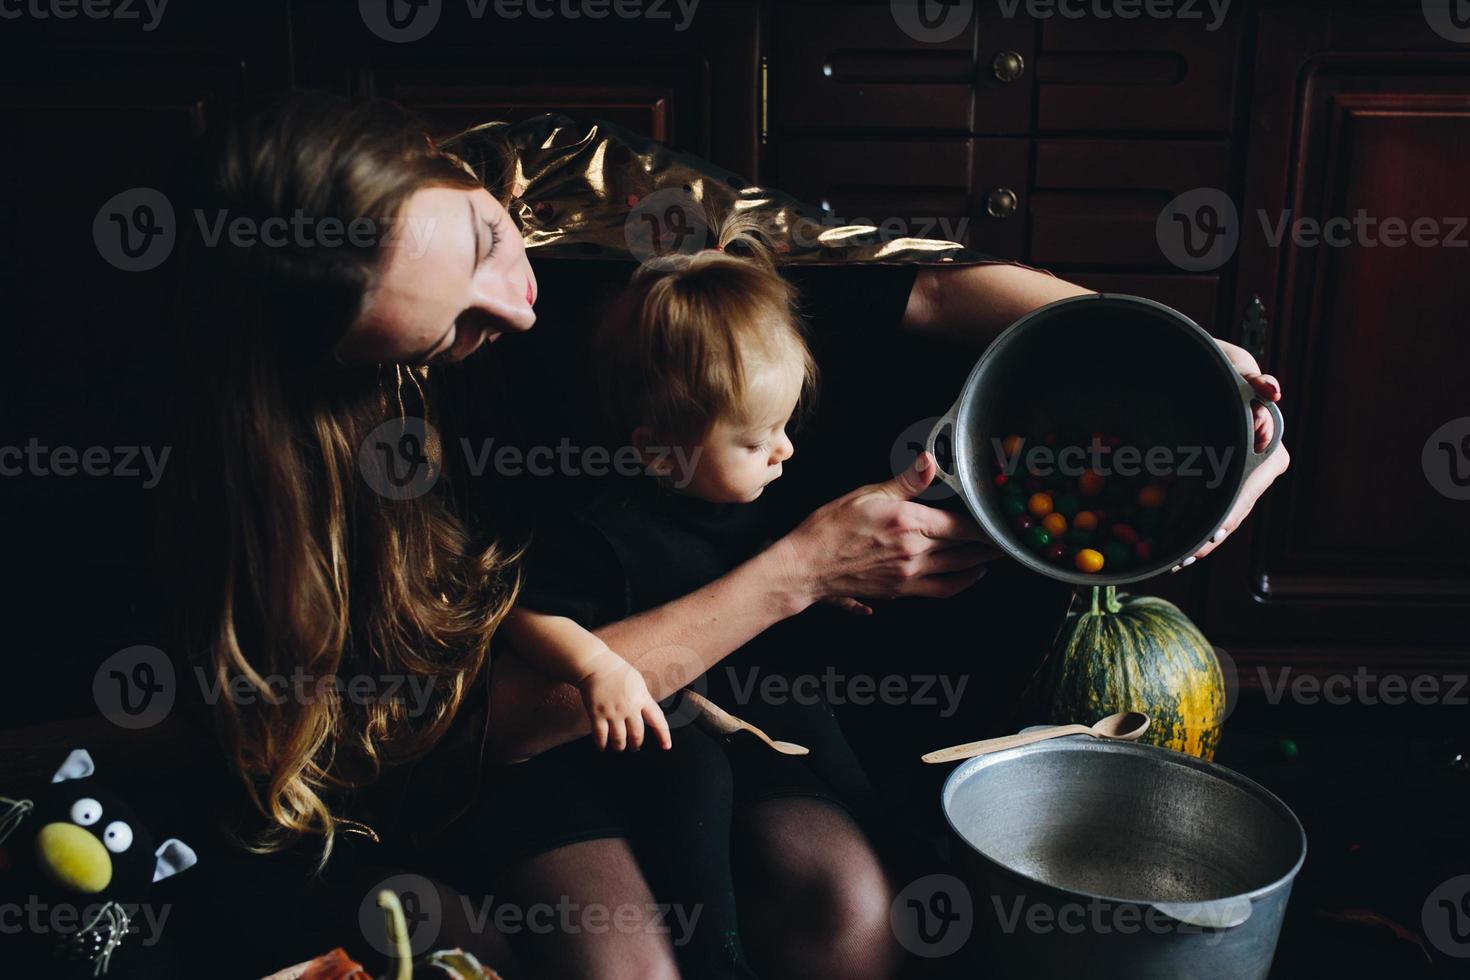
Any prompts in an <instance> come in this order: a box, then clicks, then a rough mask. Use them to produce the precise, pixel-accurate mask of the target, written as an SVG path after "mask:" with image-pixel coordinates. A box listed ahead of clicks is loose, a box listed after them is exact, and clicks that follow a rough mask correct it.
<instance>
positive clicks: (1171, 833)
mask: <svg viewBox="0 0 1470 980" xmlns="http://www.w3.org/2000/svg"><path fill="white" fill-rule="evenodd" d="M941 800H942V804H943V808H944V813H945V817H946V818H947V819H948V821H949V825H950V827H951V828H952V829H953V830H954V832H955V834H956V835H958V837H959V838H960V840H961V841H962V842H963V844H964V848H963V859H962V860H963V864H964V866H965V869H966V874H967V878H968V881H967V884H968V885H969V887H970V888H971V889H972V891H973V893H974V906H975V918H976V929H977V933H978V946H979V948H980V952H981V955H982V956H983V959H982V960H981V962H983V963H984V965H985V966H986V967H987V970H986V972H987V975H989V976H996V977H1004V978H1011V977H1016V978H1025V980H1032V978H1045V977H1078V976H1094V977H1128V978H1130V980H1148V978H1157V980H1191V978H1199V980H1226V978H1242V980H1252V978H1265V977H1266V975H1267V974H1268V973H1269V972H1270V968H1271V958H1272V956H1273V954H1274V952H1275V949H1276V940H1277V937H1278V935H1279V934H1280V931H1281V920H1282V916H1283V914H1284V912H1285V910H1286V901H1287V898H1288V896H1289V895H1290V893H1291V885H1292V881H1293V879H1295V878H1296V874H1297V872H1298V871H1299V870H1300V869H1301V866H1302V861H1303V860H1304V859H1305V858H1306V848H1307V841H1306V834H1305V833H1304V832H1303V831H1302V826H1301V823H1300V822H1299V821H1298V820H1297V818H1296V816H1295V815H1294V814H1293V813H1292V812H1291V810H1290V809H1288V808H1287V806H1286V804H1284V803H1282V802H1281V801H1280V800H1279V799H1277V798H1276V797H1275V796H1273V795H1272V794H1271V793H1269V792H1268V791H1266V790H1265V789H1263V788H1262V787H1260V786H1258V785H1257V784H1256V783H1254V782H1252V781H1250V780H1249V779H1246V778H1245V777H1244V776H1241V775H1239V774H1237V773H1234V772H1232V771H1230V770H1229V769H1226V768H1224V767H1223V766H1218V765H1215V764H1213V763H1209V762H1204V761H1201V760H1199V759H1196V758H1194V757H1193V756H1189V755H1184V754H1182V753H1178V752H1172V751H1169V750H1168V749H1160V748H1155V747H1153V746H1149V745H1136V744H1133V743H1128V742H1104V741H1098V740H1096V739H1092V738H1088V737H1086V736H1071V737H1064V738H1059V739H1054V740H1052V741H1048V742H1037V743H1033V744H1031V745H1026V746H1023V747H1021V748H1016V749H1009V750H1006V751H1003V752H997V753H995V754H993V755H985V756H979V757H977V758H975V759H971V760H970V761H969V762H966V763H964V764H963V765H961V766H960V767H959V768H957V769H956V770H955V771H954V772H953V773H951V774H950V776H949V779H948V780H947V781H946V782H945V784H944V790H943V793H942V797H941ZM971 945H972V947H974V946H976V945H977V943H976V940H972V941H971Z"/></svg>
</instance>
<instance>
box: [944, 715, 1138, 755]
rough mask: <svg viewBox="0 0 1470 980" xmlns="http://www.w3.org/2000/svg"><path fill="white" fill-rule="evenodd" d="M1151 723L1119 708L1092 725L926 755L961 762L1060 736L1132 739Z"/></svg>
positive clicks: (953, 747) (1064, 727) (1042, 731)
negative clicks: (1118, 710) (1115, 712)
mask: <svg viewBox="0 0 1470 980" xmlns="http://www.w3.org/2000/svg"><path fill="white" fill-rule="evenodd" d="M1148 725H1149V717H1148V715H1146V714H1144V713H1143V712H1141V711H1120V712H1118V713H1117V714H1115V715H1108V716H1107V717H1106V718H1099V719H1098V720H1097V721H1096V722H1095V723H1094V724H1093V725H1092V727H1090V728H1089V727H1088V726H1087V725H1058V726H1056V727H1054V728H1042V729H1039V730H1037V731H1034V732H1022V733H1020V734H1019V735H1002V736H1001V737H1000V738H986V739H981V740H980V741H978V742H966V743H965V744H964V745H951V746H950V747H949V748H947V749H939V750H937V751H935V752H930V753H929V754H928V755H926V756H924V757H923V758H924V761H925V762H929V763H939V762H958V761H960V760H961V759H971V758H974V757H975V756H977V755H985V754H987V753H990V752H999V751H1001V750H1002V749H1014V748H1016V747H1017V746H1021V745H1030V744H1031V743H1032V742H1044V741H1046V740H1047V739H1049V738H1061V737H1062V736H1063V735H1091V736H1092V737H1093V738H1111V739H1117V740H1119V741H1123V742H1132V741H1133V740H1135V739H1137V738H1138V737H1139V736H1141V735H1142V734H1143V733H1144V732H1146V731H1148Z"/></svg>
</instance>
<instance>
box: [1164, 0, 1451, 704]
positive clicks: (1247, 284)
mask: <svg viewBox="0 0 1470 980" xmlns="http://www.w3.org/2000/svg"><path fill="white" fill-rule="evenodd" d="M1256 66H1257V68H1256V74H1255V78H1254V82H1253V90H1254V96H1253V99H1254V101H1253V105H1252V116H1251V125H1250V134H1249V141H1248V153H1247V157H1246V160H1247V173H1246V185H1245V190H1244V194H1243V205H1244V206H1243V208H1242V209H1241V229H1240V236H1241V237H1240V241H1241V244H1240V252H1239V258H1238V275H1237V282H1238V290H1237V293H1236V296H1235V300H1234V306H1235V314H1236V317H1237V318H1243V317H1244V316H1245V315H1246V311H1247V308H1248V307H1249V306H1250V305H1251V304H1252V303H1253V302H1254V301H1255V300H1256V299H1257V298H1259V299H1260V302H1261V306H1262V308H1263V310H1264V313H1265V317H1266V321H1267V326H1266V329H1265V331H1264V334H1263V336H1264V344H1263V347H1264V349H1263V351H1262V353H1263V357H1262V360H1263V363H1265V364H1266V365H1267V366H1268V368H1269V369H1270V370H1272V371H1274V372H1275V373H1276V374H1277V375H1278V376H1279V377H1280V378H1281V380H1282V383H1283V385H1284V386H1285V390H1286V392H1287V401H1286V405H1285V408H1286V411H1287V418H1288V422H1289V425H1288V439H1287V441H1288V445H1289V446H1290V448H1291V450H1292V468H1291V471H1290V472H1289V473H1288V474H1287V476H1286V477H1285V478H1284V479H1283V480H1282V481H1281V483H1280V484H1279V485H1278V486H1277V487H1276V488H1275V489H1273V491H1272V492H1271V493H1270V494H1269V495H1268V496H1267V497H1266V498H1265V499H1264V500H1262V502H1261V504H1260V506H1259V507H1258V508H1257V509H1256V512H1255V514H1254V516H1253V517H1252V519H1251V521H1250V522H1249V523H1248V524H1247V525H1246V527H1245V528H1244V529H1243V531H1242V532H1241V533H1240V534H1239V535H1238V536H1237V540H1232V541H1230V542H1229V543H1228V544H1227V546H1226V547H1224V548H1222V549H1221V551H1220V553H1219V554H1218V555H1217V556H1216V557H1214V558H1212V559H1211V560H1210V561H1209V562H1208V563H1206V564H1207V565H1208V568H1206V567H1205V566H1201V567H1200V572H1201V573H1207V574H1208V583H1209V589H1208V594H1209V603H1208V610H1207V614H1206V619H1207V624H1208V626H1209V628H1210V629H1211V631H1212V636H1214V637H1215V638H1217V640H1218V641H1219V642H1220V643H1221V644H1222V645H1224V646H1225V647H1226V648H1227V649H1229V650H1230V651H1231V653H1232V655H1233V656H1234V657H1235V658H1236V661H1237V664H1238V666H1240V667H1241V668H1242V680H1243V682H1245V683H1248V684H1259V683H1260V682H1261V678H1262V670H1265V671H1267V672H1273V671H1277V670H1279V668H1280V667H1281V666H1283V665H1293V666H1294V667H1296V669H1297V670H1298V672H1309V673H1310V672H1316V673H1341V672H1344V671H1347V670H1356V669H1357V668H1358V667H1362V668H1364V669H1365V670H1366V671H1367V672H1369V674H1371V675H1373V676H1377V677H1382V676H1387V675H1401V676H1406V677H1414V676H1419V675H1434V674H1438V673H1443V672H1447V671H1452V670H1457V671H1458V673H1459V674H1460V675H1461V676H1463V673H1464V670H1465V666H1466V663H1467V662H1470V657H1467V631H1466V629H1465V623H1466V621H1467V617H1470V557H1467V556H1470V549H1467V546H1470V511H1467V508H1470V503H1467V502H1466V501H1465V500H1460V499H1452V498H1451V497H1450V496H1447V495H1446V494H1445V493H1443V492H1441V491H1440V489H1437V488H1436V485H1435V483H1436V477H1435V475H1434V473H1433V472H1431V471H1432V467H1431V468H1430V469H1428V470H1427V469H1426V465H1425V460H1424V452H1425V448H1426V441H1427V440H1428V439H1429V438H1430V436H1431V435H1432V434H1433V433H1434V432H1435V431H1436V430H1438V429H1439V428H1440V427H1441V426H1443V425H1445V424H1446V423H1450V422H1452V421H1453V420H1455V419H1465V418H1467V417H1470V389H1467V387H1466V368H1467V365H1470V333H1467V331H1466V329H1465V324H1466V312H1465V311H1466V310H1467V309H1470V277H1467V275H1466V273H1467V272H1470V229H1467V228H1466V220H1467V219H1466V216H1470V181H1467V180H1466V179H1465V175H1464V172H1463V167H1462V166H1461V162H1462V161H1464V160H1465V159H1466V158H1467V156H1470V49H1467V48H1466V47H1464V46H1455V45H1452V44H1449V43H1447V42H1446V41H1445V40H1443V39H1442V38H1440V37H1439V36H1438V35H1436V34H1434V33H1433V32H1432V31H1430V30H1429V29H1428V27H1427V26H1426V24H1425V23H1424V21H1423V20H1421V19H1416V18H1411V17H1405V16H1402V15H1397V14H1393V13H1388V12H1383V11H1364V12H1355V13H1351V14H1349V13H1346V12H1344V13H1341V14H1338V15H1336V16H1333V17H1331V18H1322V17H1318V16H1311V15H1306V14H1301V13H1295V12H1290V11H1264V12H1262V14H1261V17H1260V24H1259V32H1258V39H1257V55H1256ZM1334 222H1335V224H1334ZM1349 222H1351V224H1349ZM1416 227H1417V231H1415V230H1414V229H1415V228H1416ZM1319 229H1320V231H1319ZM1461 465H1463V466H1466V467H1467V468H1470V458H1467V459H1465V460H1463V461H1462V463H1461ZM1187 574H1194V572H1193V570H1192V571H1191V573H1187Z"/></svg>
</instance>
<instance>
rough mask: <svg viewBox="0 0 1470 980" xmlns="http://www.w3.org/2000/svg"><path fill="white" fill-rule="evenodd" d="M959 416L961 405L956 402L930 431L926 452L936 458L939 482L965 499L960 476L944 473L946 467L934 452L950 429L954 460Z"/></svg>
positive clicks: (935, 463)
mask: <svg viewBox="0 0 1470 980" xmlns="http://www.w3.org/2000/svg"><path fill="white" fill-rule="evenodd" d="M959 414H960V403H959V402H955V403H954V404H953V405H951V406H950V409H949V411H947V412H945V413H944V415H943V417H941V418H940V419H939V421H937V422H935V423H934V428H932V429H930V430H929V438H927V439H925V440H924V451H925V452H927V453H928V454H929V455H930V456H933V457H934V472H935V475H936V476H937V477H938V479H939V482H941V483H943V484H944V485H945V486H947V487H949V488H950V489H951V490H953V491H954V492H955V493H957V494H959V495H960V496H961V497H962V498H963V497H964V490H962V489H961V488H960V481H959V477H958V475H957V474H954V473H946V472H944V467H942V466H940V465H939V456H938V454H936V453H935V452H934V446H935V445H936V444H937V443H938V442H939V434H940V433H941V432H943V431H944V430H945V428H948V429H949V445H950V458H951V459H953V458H954V423H955V418H956V417H958V415H959Z"/></svg>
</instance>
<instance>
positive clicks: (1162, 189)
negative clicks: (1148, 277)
mask: <svg viewBox="0 0 1470 980" xmlns="http://www.w3.org/2000/svg"><path fill="white" fill-rule="evenodd" d="M1229 164H1230V147H1229V144H1228V143H1225V142H1213V141H1212V142H1204V141H1182V140H1178V141H1175V140H1038V141H1037V144H1036V178H1035V183H1034V185H1033V187H1032V191H1031V201H1030V219H1031V239H1030V244H1031V250H1030V253H1029V255H1030V258H1031V260H1032V261H1033V262H1036V263H1038V264H1040V265H1053V264H1055V265H1064V266H1078V267H1083V268H1086V267H1092V268H1118V267H1128V268H1131V269H1139V268H1142V269H1160V270H1164V271H1167V270H1171V269H1172V266H1170V264H1169V262H1168V259H1167V258H1166V257H1165V256H1164V255H1163V253H1162V252H1160V250H1159V245H1158V239H1157V236H1156V232H1155V227H1156V225H1157V222H1158V217H1159V212H1160V211H1162V210H1163V209H1164V207H1165V205H1167V204H1168V203H1169V201H1171V200H1173V199H1174V198H1175V197H1177V196H1178V195H1180V194H1182V193H1184V192H1185V191H1189V190H1193V189H1195V188H1197V187H1225V186H1226V183H1227V179H1228V177H1229Z"/></svg>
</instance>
